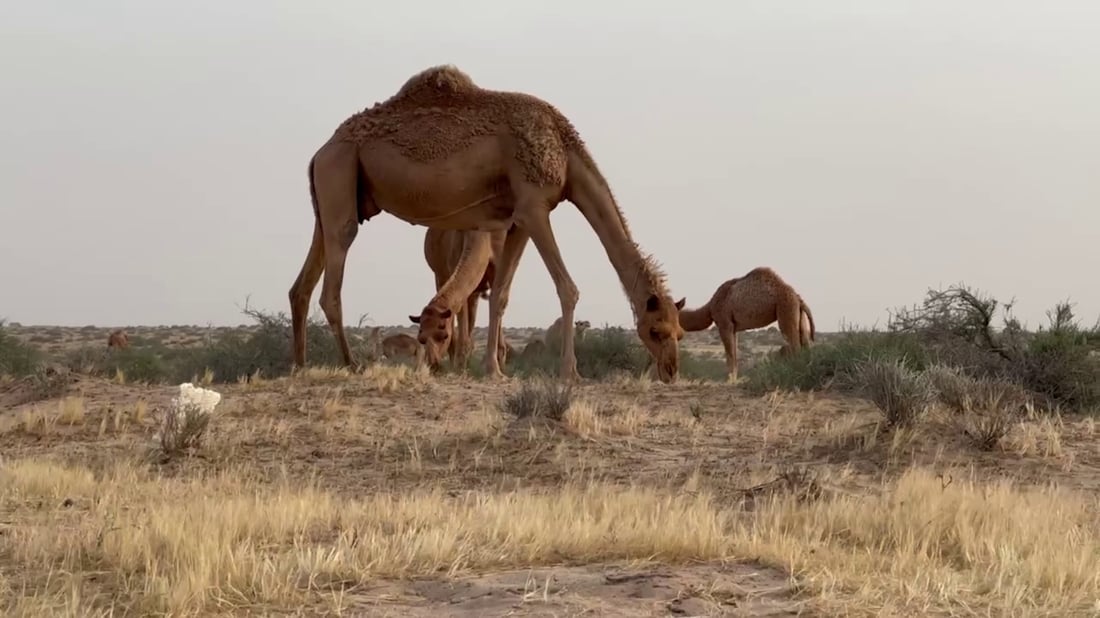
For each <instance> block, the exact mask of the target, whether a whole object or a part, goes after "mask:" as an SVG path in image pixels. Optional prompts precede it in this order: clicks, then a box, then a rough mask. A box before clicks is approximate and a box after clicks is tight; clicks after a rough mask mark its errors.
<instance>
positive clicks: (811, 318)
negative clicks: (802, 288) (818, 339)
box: [798, 296, 816, 341]
mask: <svg viewBox="0 0 1100 618" xmlns="http://www.w3.org/2000/svg"><path fill="white" fill-rule="evenodd" d="M798 305H799V307H800V308H801V309H802V312H803V313H805V314H806V318H807V319H808V320H809V321H810V341H814V333H815V332H816V329H815V327H814V314H813V313H812V312H811V311H810V306H809V305H807V304H806V301H805V300H803V299H802V297H801V296H799V297H798Z"/></svg>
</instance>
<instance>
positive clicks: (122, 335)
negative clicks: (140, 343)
mask: <svg viewBox="0 0 1100 618" xmlns="http://www.w3.org/2000/svg"><path fill="white" fill-rule="evenodd" d="M128 347H130V338H129V337H127V336H126V331H124V330H122V329H118V330H116V331H114V332H112V333H111V334H110V335H109V336H108V337H107V348H108V349H111V348H118V349H120V350H125V349H126V348H128Z"/></svg>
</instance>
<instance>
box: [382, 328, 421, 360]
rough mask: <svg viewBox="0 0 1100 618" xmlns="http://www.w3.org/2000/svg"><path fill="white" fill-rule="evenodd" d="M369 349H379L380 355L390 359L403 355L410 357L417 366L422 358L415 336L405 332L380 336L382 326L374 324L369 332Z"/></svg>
mask: <svg viewBox="0 0 1100 618" xmlns="http://www.w3.org/2000/svg"><path fill="white" fill-rule="evenodd" d="M370 344H371V346H370V347H371V349H373V350H380V351H381V353H382V356H385V357H386V358H388V359H390V360H397V359H398V358H401V357H405V358H409V359H412V360H414V361H415V362H416V365H417V366H419V365H420V363H421V360H422V359H423V349H422V348H421V346H420V344H419V343H417V341H416V338H415V337H413V336H411V335H406V334H405V333H397V334H394V335H390V336H388V337H386V338H385V339H383V338H382V327H381V326H375V327H374V328H373V329H371V333H370Z"/></svg>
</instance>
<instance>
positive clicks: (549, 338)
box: [543, 317, 592, 351]
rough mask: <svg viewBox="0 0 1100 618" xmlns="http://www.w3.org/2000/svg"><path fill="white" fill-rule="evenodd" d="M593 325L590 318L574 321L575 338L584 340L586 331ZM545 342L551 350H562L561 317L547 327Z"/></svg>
mask: <svg viewBox="0 0 1100 618" xmlns="http://www.w3.org/2000/svg"><path fill="white" fill-rule="evenodd" d="M591 327H592V323H591V322H589V321H588V320H577V321H576V322H574V323H573V329H574V330H573V332H574V333H575V334H574V338H575V339H576V340H577V341H583V340H584V333H585V331H587V330H588V329H589V328H591ZM543 343H545V344H546V347H547V348H549V349H550V350H554V351H558V350H561V318H560V317H559V318H558V319H556V320H554V323H553V324H551V325H550V328H548V329H546V336H545V337H544V338H543Z"/></svg>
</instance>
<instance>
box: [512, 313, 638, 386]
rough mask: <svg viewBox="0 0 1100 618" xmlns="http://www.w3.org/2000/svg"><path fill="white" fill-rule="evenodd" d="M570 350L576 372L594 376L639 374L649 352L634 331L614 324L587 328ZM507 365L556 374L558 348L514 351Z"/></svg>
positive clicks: (516, 369) (523, 371)
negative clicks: (575, 358) (575, 360)
mask: <svg viewBox="0 0 1100 618" xmlns="http://www.w3.org/2000/svg"><path fill="white" fill-rule="evenodd" d="M574 352H575V353H576V355H577V372H578V373H580V374H581V376H583V377H585V378H591V379H595V380H598V379H602V378H606V377H607V376H609V375H611V374H614V373H621V372H627V373H630V374H639V373H641V372H643V371H645V369H646V364H647V361H648V359H649V353H648V352H646V350H645V348H643V347H642V344H641V342H640V341H638V337H637V336H636V335H634V334H633V333H632V332H631V331H628V330H627V329H625V328H620V327H614V326H611V327H608V326H605V327H604V328H601V329H589V330H588V331H587V333H586V334H585V337H584V338H583V339H581V340H580V341H577V342H576V343H575V344H574ZM508 365H509V366H510V367H511V369H512V370H513V372H514V373H515V374H516V375H520V376H539V375H542V376H557V375H558V371H559V369H560V368H561V351H560V350H555V349H551V348H549V347H548V348H544V349H543V350H542V351H540V353H538V354H530V355H528V356H527V357H521V356H520V353H519V351H517V353H516V355H515V357H514V359H509V361H508Z"/></svg>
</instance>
